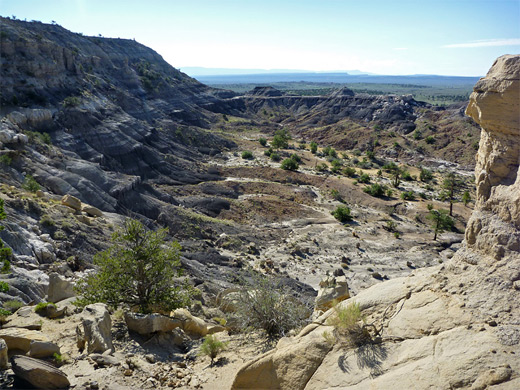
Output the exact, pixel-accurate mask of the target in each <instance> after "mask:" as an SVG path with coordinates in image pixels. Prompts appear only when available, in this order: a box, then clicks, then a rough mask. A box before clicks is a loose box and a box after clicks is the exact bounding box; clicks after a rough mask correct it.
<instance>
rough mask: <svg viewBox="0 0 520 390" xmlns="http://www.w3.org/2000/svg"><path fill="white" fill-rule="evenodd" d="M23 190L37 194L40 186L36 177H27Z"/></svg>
mask: <svg viewBox="0 0 520 390" xmlns="http://www.w3.org/2000/svg"><path fill="white" fill-rule="evenodd" d="M22 188H23V189H25V190H27V191H30V192H36V191H38V190H39V189H40V185H39V184H38V182H37V181H36V179H35V178H34V177H32V176H31V175H25V178H24V181H23V184H22Z"/></svg>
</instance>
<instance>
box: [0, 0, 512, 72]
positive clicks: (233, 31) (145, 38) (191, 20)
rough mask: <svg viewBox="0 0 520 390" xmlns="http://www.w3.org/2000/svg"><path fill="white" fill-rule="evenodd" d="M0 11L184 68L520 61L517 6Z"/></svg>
mask: <svg viewBox="0 0 520 390" xmlns="http://www.w3.org/2000/svg"><path fill="white" fill-rule="evenodd" d="M0 10H1V11H0V12H1V14H2V15H3V16H9V17H12V16H16V17H17V19H21V20H24V19H27V20H38V21H42V22H44V23H51V21H55V23H57V24H59V25H61V26H63V27H64V28H66V29H68V30H70V31H72V32H76V33H82V34H84V35H89V36H98V35H102V36H104V37H113V38H118V37H119V38H126V39H135V40H136V41H138V42H140V43H142V44H143V45H146V46H148V47H150V48H152V49H153V50H155V51H156V52H157V53H159V54H160V55H161V56H162V57H163V58H164V59H165V60H166V61H167V62H168V63H169V64H171V65H172V66H173V67H175V68H180V69H183V68H191V67H203V68H233V69H265V70H268V69H287V70H291V69H296V70H298V69H308V70H309V71H311V72H332V71H334V70H343V69H359V70H360V71H362V72H367V73H373V74H380V75H396V76H398V75H415V74H424V75H439V76H459V77H481V76H483V75H485V74H486V73H487V71H488V69H489V68H490V67H491V65H492V64H493V62H494V61H495V59H496V58H498V57H500V56H501V55H504V54H517V53H520V1H518V0H494V1H489V0H435V1H432V0H424V1H417V0H395V1H393V2H388V1H386V0H365V1H363V2H359V1H354V0H342V1H338V0H320V1H319V2H318V1H315V0H262V1H260V0H248V1H245V2H244V1H237V0H219V1H218V2H217V1H213V0H193V1H191V2H186V1H181V0H149V1H148V2H146V3H145V2H142V1H135V0H125V1H122V0H111V1H104V0H67V1H65V0H46V1H39V0H0ZM482 21H485V22H484V23H483V22H482Z"/></svg>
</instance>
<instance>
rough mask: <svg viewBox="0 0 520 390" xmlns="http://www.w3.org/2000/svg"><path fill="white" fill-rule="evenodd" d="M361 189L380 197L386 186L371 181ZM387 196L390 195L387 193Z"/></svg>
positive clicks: (383, 194) (383, 193)
mask: <svg viewBox="0 0 520 390" xmlns="http://www.w3.org/2000/svg"><path fill="white" fill-rule="evenodd" d="M363 191H364V192H366V193H367V194H370V195H372V196H375V197H379V198H381V197H383V196H385V193H386V191H387V188H386V186H385V185H382V184H379V183H372V184H371V185H369V186H367V187H365V188H363ZM389 196H391V195H389Z"/></svg>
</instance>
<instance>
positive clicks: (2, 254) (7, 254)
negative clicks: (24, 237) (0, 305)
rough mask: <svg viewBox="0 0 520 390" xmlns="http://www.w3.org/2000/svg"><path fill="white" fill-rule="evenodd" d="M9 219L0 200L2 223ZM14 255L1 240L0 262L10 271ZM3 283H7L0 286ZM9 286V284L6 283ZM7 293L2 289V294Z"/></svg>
mask: <svg viewBox="0 0 520 390" xmlns="http://www.w3.org/2000/svg"><path fill="white" fill-rule="evenodd" d="M6 217H7V215H6V213H5V211H4V200H3V199H1V198H0V221H1V220H3V219H5V218H6ZM4 229H5V228H4V225H0V232H1V231H2V230H4ZM12 254H13V251H12V250H11V248H8V247H6V246H5V244H4V242H3V241H2V239H0V261H3V268H5V267H8V270H9V269H10V268H11V263H10V262H9V259H10V258H11V255H12ZM1 283H5V282H0V286H1ZM6 285H7V283H6ZM8 290H9V286H7V290H6V291H8ZM6 291H3V290H2V288H1V287H0V292H6Z"/></svg>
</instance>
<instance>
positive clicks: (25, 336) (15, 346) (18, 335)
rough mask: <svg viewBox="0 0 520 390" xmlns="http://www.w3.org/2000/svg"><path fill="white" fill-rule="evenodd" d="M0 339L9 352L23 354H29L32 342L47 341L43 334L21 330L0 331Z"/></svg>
mask: <svg viewBox="0 0 520 390" xmlns="http://www.w3.org/2000/svg"><path fill="white" fill-rule="evenodd" d="M0 339H3V340H4V341H5V343H6V344H7V348H8V349H9V350H10V351H13V350H18V351H21V352H23V353H27V352H29V350H30V349H31V342H32V341H44V342H47V341H49V340H48V339H47V336H45V335H44V334H43V333H41V332H38V331H36V330H28V329H23V328H7V329H0Z"/></svg>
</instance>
